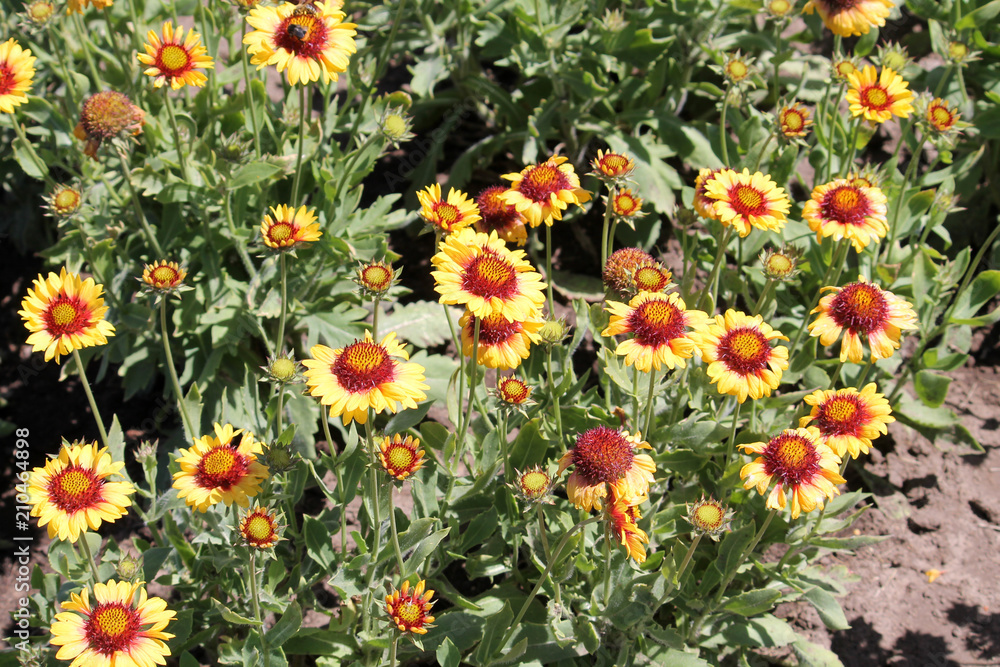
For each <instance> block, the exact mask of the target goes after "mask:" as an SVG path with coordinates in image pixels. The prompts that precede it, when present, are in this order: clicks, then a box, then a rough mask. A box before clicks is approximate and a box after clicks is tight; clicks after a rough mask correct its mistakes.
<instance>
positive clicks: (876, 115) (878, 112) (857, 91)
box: [847, 65, 913, 123]
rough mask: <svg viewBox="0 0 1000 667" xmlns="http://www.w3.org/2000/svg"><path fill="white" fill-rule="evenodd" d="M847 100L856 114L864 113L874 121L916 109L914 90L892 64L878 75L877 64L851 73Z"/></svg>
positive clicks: (906, 114) (907, 113)
mask: <svg viewBox="0 0 1000 667" xmlns="http://www.w3.org/2000/svg"><path fill="white" fill-rule="evenodd" d="M847 81H848V83H849V84H850V88H848V90H847V104H848V105H849V108H850V110H851V114H852V115H853V116H855V117H857V116H864V118H865V120H868V121H871V122H872V123H884V122H886V121H887V120H889V119H891V118H892V117H893V116H899V117H900V118H909V117H910V114H911V113H913V104H911V102H912V101H913V93H912V92H910V90H908V88H907V86H908V85H909V84H908V83H907V82H906V81H904V80H903V77H901V76H900V75H899V74H896V72H894V71H893V70H891V69H889V68H888V67H884V68H882V72H881V74H878V75H877V77H876V70H875V66H874V65H868V66H867V67H865V68H864V69H863V70H861V71H855V72H854V73H852V74H850V75H849V76H848V77H847Z"/></svg>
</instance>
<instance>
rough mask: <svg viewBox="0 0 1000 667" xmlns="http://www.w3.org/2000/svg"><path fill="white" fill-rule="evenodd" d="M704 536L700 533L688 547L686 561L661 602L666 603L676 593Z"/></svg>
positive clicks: (668, 585) (664, 593) (662, 596)
mask: <svg viewBox="0 0 1000 667" xmlns="http://www.w3.org/2000/svg"><path fill="white" fill-rule="evenodd" d="M702 535H703V533H700V532H699V533H697V534H696V535H695V536H694V539H693V540H691V545H690V546H689V547H688V550H687V553H685V554H684V560H682V561H681V566H680V568H678V570H677V574H675V575H674V576H673V578H672V579H671V580H670V583H669V584H667V590H665V591H664V592H663V595H661V596H660V600H661V601H664V602H665V601H666V599H667V598H668V597H669V596H670V594H671V593H673V592H674V589H675V588H677V586H679V585H680V583H681V579H682V578H683V577H684V572H685V571H687V566H688V564H689V563H690V562H691V557H692V556H694V550H695V549H697V548H698V543H699V542H701V537H702Z"/></svg>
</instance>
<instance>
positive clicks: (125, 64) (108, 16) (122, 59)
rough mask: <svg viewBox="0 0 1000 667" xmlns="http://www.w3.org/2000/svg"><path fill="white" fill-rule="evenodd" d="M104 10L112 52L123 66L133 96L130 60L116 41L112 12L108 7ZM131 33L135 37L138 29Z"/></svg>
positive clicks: (126, 83) (129, 90)
mask: <svg viewBox="0 0 1000 667" xmlns="http://www.w3.org/2000/svg"><path fill="white" fill-rule="evenodd" d="M103 10H104V22H105V24H106V25H107V28H108V41H109V42H111V50H112V51H114V52H115V59H116V60H117V61H118V64H119V65H121V68H122V74H123V75H124V77H125V85H126V86H127V87H128V92H129V94H130V95H131V94H133V92H134V91H133V90H132V85H133V84H132V77H131V76H129V65H128V63H129V60H128V58H126V57H125V54H124V53H122V48H121V46H119V44H118V40H117V39H116V37H117V34H116V33H115V28H114V25H113V24H112V21H111V10H110V9H108V8H107V7H104V8H103ZM131 32H132V34H133V35H137V33H138V29H136V30H132V31H131Z"/></svg>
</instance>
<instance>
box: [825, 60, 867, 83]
mask: <svg viewBox="0 0 1000 667" xmlns="http://www.w3.org/2000/svg"><path fill="white" fill-rule="evenodd" d="M830 69H831V73H832V74H833V78H834V79H836V80H837V81H841V82H844V81H847V80H848V78H849V77H850V76H851V75H852V74H854V73H855V72H860V71H861V70H859V69H858V61H857V60H856V59H855V58H849V57H844V56H841V57H839V58H837V59H836V60H834V61H833V62H832V63H831V64H830Z"/></svg>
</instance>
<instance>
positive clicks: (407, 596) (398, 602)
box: [385, 580, 434, 635]
mask: <svg viewBox="0 0 1000 667" xmlns="http://www.w3.org/2000/svg"><path fill="white" fill-rule="evenodd" d="M425 584H426V582H424V581H423V580H420V581H418V582H417V585H416V586H414V587H413V590H412V591H411V590H410V582H409V581H404V582H403V585H402V586H401V587H400V588H399V590H398V591H393V592H392V594H391V595H387V596H386V597H385V611H386V613H388V614H389V618H391V619H392V624H393V625H395V626H396V627H397V628H398V629H399V631H400V632H410V633H414V634H418V635H425V634H427V628H431V627H434V626H432V625H431V623H433V622H434V617H433V616H431V615H430V611H431V607H432V606H434V603H433V602H431V598H432V597H434V591H432V590H428V591H426V592H424V586H425Z"/></svg>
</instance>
